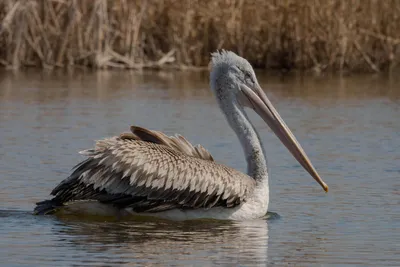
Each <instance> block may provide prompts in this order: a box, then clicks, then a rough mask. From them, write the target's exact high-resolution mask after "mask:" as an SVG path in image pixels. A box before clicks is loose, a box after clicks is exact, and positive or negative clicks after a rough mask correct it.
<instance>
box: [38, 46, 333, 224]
mask: <svg viewBox="0 0 400 267" xmlns="http://www.w3.org/2000/svg"><path fill="white" fill-rule="evenodd" d="M211 67H212V68H211V74H210V86H211V89H212V91H213V92H214V94H215V96H216V99H217V102H218V104H219V107H220V108H221V110H222V112H223V113H224V114H225V117H226V119H227V120H228V122H229V124H230V126H231V128H232V129H233V130H234V131H235V133H236V135H237V137H238V139H239V141H240V143H241V145H242V148H243V150H244V153H245V156H246V161H247V175H246V174H244V173H241V172H239V171H237V170H235V169H233V168H230V167H227V166H225V165H222V164H219V163H217V162H215V161H214V159H213V158H212V156H211V155H210V153H209V152H208V151H207V150H206V149H204V148H203V147H202V146H192V145H191V144H190V143H189V142H188V141H187V140H186V139H185V138H183V137H182V136H179V135H177V136H175V137H168V136H166V135H165V134H163V133H161V132H157V131H152V130H148V129H144V128H140V127H136V126H132V127H131V133H125V134H121V135H120V136H116V137H112V138H107V139H103V140H100V141H97V142H96V145H95V148H93V149H89V150H85V151H82V152H81V154H83V155H86V156H87V157H88V158H87V159H86V160H84V161H82V162H81V163H79V164H78V165H77V166H76V167H75V168H74V170H73V172H72V174H71V175H70V176H69V177H68V178H67V179H65V180H63V181H62V182H61V183H60V184H59V185H58V186H57V187H55V188H54V189H53V191H52V192H51V194H52V195H53V196H54V198H53V199H51V200H45V201H42V202H39V203H37V206H36V208H35V210H34V213H35V214H51V213H54V212H55V211H57V210H64V211H68V212H82V213H94V214H99V213H100V214H109V213H110V214H113V215H117V216H124V215H132V214H133V215H144V216H156V217H161V218H166V219H175V220H185V219H198V218H212V219H221V220H245V219H253V218H259V217H263V216H264V215H265V214H266V212H267V209H268V203H269V187H268V167H267V162H266V158H265V152H264V149H263V147H262V145H261V142H260V139H259V137H258V134H257V132H256V130H255V129H254V127H253V126H252V124H251V122H250V121H249V119H248V117H247V114H246V111H245V110H244V108H245V107H248V108H251V109H253V110H254V111H255V112H256V113H257V114H258V115H259V116H261V118H262V119H263V120H264V121H265V122H266V123H267V124H268V126H269V127H270V128H271V129H272V131H273V132H274V133H275V134H276V135H277V136H278V137H279V139H280V140H281V141H282V143H283V144H284V145H285V146H286V147H287V148H288V150H289V151H290V152H291V153H292V154H293V156H294V157H295V158H296V159H297V161H298V162H299V163H300V164H301V165H302V166H303V167H304V168H305V169H306V170H307V171H308V172H309V173H310V175H311V176H312V177H313V178H314V179H315V180H316V181H317V182H318V183H319V184H320V185H321V186H322V188H323V189H324V190H325V191H328V186H327V185H326V184H325V183H324V182H323V181H322V179H321V178H320V176H319V175H318V173H317V171H316V170H315V169H314V167H313V165H312V164H311V162H310V160H309V159H308V157H307V155H306V154H305V152H304V151H303V149H302V148H301V146H300V144H299V143H298V142H297V140H296V138H295V137H294V135H293V134H292V132H291V131H290V130H289V128H288V127H287V126H286V124H285V123H284V121H283V120H282V118H281V117H280V116H279V114H278V112H277V111H276V110H275V108H274V107H273V106H272V104H271V102H270V101H269V100H268V98H267V96H266V95H265V93H264V92H263V90H262V89H261V87H260V85H259V84H258V81H257V78H256V75H255V73H254V70H253V68H252V66H251V65H250V63H249V62H248V61H247V60H246V59H244V58H242V57H239V56H238V55H236V54H235V53H233V52H229V51H221V52H215V53H212V55H211Z"/></svg>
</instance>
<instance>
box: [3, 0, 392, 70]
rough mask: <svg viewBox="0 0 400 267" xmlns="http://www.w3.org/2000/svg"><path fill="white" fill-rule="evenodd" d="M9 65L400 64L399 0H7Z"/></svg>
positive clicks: (335, 66)
mask: <svg viewBox="0 0 400 267" xmlns="http://www.w3.org/2000/svg"><path fill="white" fill-rule="evenodd" d="M0 23H1V27H0V64H1V65H4V66H6V67H11V68H19V67H21V66H41V67H45V68H52V67H66V66H72V65H74V66H90V67H94V68H106V67H118V68H144V67H162V66H165V65H168V66H175V67H183V66H197V67H200V66H203V67H204V66H207V64H208V61H209V53H210V52H211V51H214V50H216V49H220V48H224V49H230V50H233V51H236V52H238V53H239V54H240V55H244V56H245V57H246V58H248V59H249V60H250V61H251V62H252V63H253V64H254V65H255V66H256V67H262V68H280V69H282V68H283V69H311V68H313V69H314V70H316V71H321V70H325V69H330V70H353V71H354V70H362V71H380V70H387V69H392V68H393V67H395V66H396V64H398V63H399V62H400V1H398V0H348V1H340V0H304V1H302V0H282V1H281V0H252V1H244V0H148V1H146V0H2V1H1V2H0Z"/></svg>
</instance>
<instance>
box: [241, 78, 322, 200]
mask: <svg viewBox="0 0 400 267" xmlns="http://www.w3.org/2000/svg"><path fill="white" fill-rule="evenodd" d="M240 89H241V91H242V92H243V94H244V95H245V96H246V97H247V99H248V100H249V101H250V103H251V104H252V106H253V109H254V110H255V111H256V112H257V114H258V115H259V116H260V117H261V118H262V119H263V120H264V121H265V122H266V123H267V124H268V126H269V127H270V128H271V130H272V131H273V132H274V133H275V134H276V136H278V138H279V139H280V140H281V142H282V143H283V144H284V145H285V146H286V148H287V149H288V150H289V151H290V153H292V155H293V156H294V157H295V158H296V159H297V161H298V162H299V163H300V164H301V166H303V168H304V169H306V170H307V171H308V173H309V174H310V175H311V176H312V177H313V178H314V179H315V181H317V182H318V183H319V184H320V185H321V186H322V188H323V189H324V190H325V192H328V186H327V185H326V183H325V182H324V181H322V179H321V177H320V176H319V174H318V173H317V171H316V170H315V168H314V166H313V165H312V163H311V161H310V159H309V158H308V157H307V155H306V153H305V152H304V150H303V148H302V147H301V146H300V144H299V142H298V141H297V140H296V137H295V136H294V135H293V133H292V132H291V131H290V129H289V127H287V125H286V124H285V122H284V121H283V120H282V118H281V116H280V115H279V113H278V112H277V111H276V109H275V108H274V106H273V105H272V104H271V102H270V101H269V99H268V97H267V96H266V94H265V93H264V91H263V90H262V89H261V87H260V86H259V85H258V84H256V86H254V88H253V90H252V89H250V88H249V87H247V86H246V85H244V84H241V85H240Z"/></svg>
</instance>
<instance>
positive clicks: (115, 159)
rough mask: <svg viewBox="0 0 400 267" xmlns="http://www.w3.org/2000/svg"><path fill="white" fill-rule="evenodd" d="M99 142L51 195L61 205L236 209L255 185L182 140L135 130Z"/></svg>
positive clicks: (87, 151)
mask: <svg viewBox="0 0 400 267" xmlns="http://www.w3.org/2000/svg"><path fill="white" fill-rule="evenodd" d="M131 131H132V133H126V134H122V135H120V136H119V137H112V138H107V139H103V140H99V141H97V142H96V145H95V148H94V149H88V150H85V151H83V152H81V154H83V155H85V156H87V157H88V158H87V159H86V160H84V161H83V162H81V163H79V164H78V165H77V166H76V167H75V169H74V170H73V172H72V174H71V175H70V177H68V178H67V179H65V180H64V181H62V182H61V183H60V184H59V185H58V186H57V187H56V188H54V190H53V191H52V195H54V196H55V199H56V200H57V201H58V202H68V201H74V200H83V199H91V200H98V201H101V202H105V203H111V204H114V205H116V206H118V207H121V208H122V207H131V208H132V209H133V210H135V211H137V212H142V211H147V212H159V211H162V210H167V209H172V208H181V209H187V208H191V209H194V208H206V209H209V208H211V207H215V206H225V207H234V206H236V205H239V204H240V203H242V202H243V201H245V200H246V196H248V195H249V193H250V191H251V190H253V188H254V186H255V181H254V179H252V178H251V177H249V176H247V175H245V174H243V173H241V172H238V171H236V170H234V169H231V168H229V167H226V166H224V165H221V164H218V163H216V162H214V160H213V158H212V156H211V154H210V153H209V152H208V151H207V150H206V149H204V148H203V147H202V146H192V145H191V144H190V143H189V142H188V141H187V140H186V139H185V138H184V137H183V136H179V135H177V136H175V137H168V136H166V135H165V134H163V133H161V132H156V131H151V130H148V129H144V128H140V127H135V126H132V127H131Z"/></svg>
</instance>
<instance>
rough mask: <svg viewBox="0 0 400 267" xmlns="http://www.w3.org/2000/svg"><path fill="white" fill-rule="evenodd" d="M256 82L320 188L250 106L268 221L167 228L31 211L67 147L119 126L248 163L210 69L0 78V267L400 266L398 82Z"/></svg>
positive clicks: (56, 176) (63, 166) (288, 78)
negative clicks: (263, 169) (262, 156)
mask: <svg viewBox="0 0 400 267" xmlns="http://www.w3.org/2000/svg"><path fill="white" fill-rule="evenodd" d="M258 76H259V81H260V84H261V85H262V87H263V88H264V90H265V92H266V93H267V95H268V96H269V98H270V100H271V102H272V103H273V104H274V105H275V107H276V108H277V110H278V111H279V113H280V114H281V116H282V117H283V119H284V120H285V121H286V123H287V124H288V126H289V127H290V128H291V130H292V131H293V133H294V134H295V135H296V137H297V139H298V140H299V142H300V143H301V144H302V146H303V148H304V150H305V151H306V152H307V154H308V156H309V157H310V159H311V161H312V162H313V164H314V166H315V167H316V169H317V170H318V172H319V174H320V175H321V176H322V178H323V179H324V181H325V182H326V183H327V184H328V185H329V189H330V191H329V193H324V191H323V190H322V189H321V188H320V186H319V185H318V184H317V183H316V182H315V181H314V180H313V179H312V177H311V176H310V175H309V174H308V173H307V172H306V171H305V170H303V168H302V167H301V166H300V165H299V164H298V163H297V161H296V160H295V159H294V158H293V157H292V156H291V154H290V153H289V152H288V151H287V150H286V148H285V147H284V146H283V145H282V144H281V143H280V141H279V140H278V138H277V137H276V136H275V135H273V134H272V132H271V131H270V130H269V128H268V127H267V126H266V125H265V123H264V122H263V121H262V120H261V119H260V118H259V117H258V116H256V115H254V114H253V113H251V114H250V115H249V116H250V119H251V120H252V121H253V123H254V125H255V126H256V128H257V130H258V132H259V134H260V137H261V139H262V141H263V144H264V146H265V150H266V153H267V157H268V164H269V166H270V170H271V171H270V206H269V211H270V213H269V216H268V217H269V218H268V219H259V220H252V221H243V222H219V221H199V222H193V221H192V222H169V221H159V220H138V221H118V220H110V221H107V220H88V219H82V220H80V219H79V218H58V217H55V216H33V215H32V214H31V212H32V210H33V208H34V203H35V202H37V201H40V200H43V199H46V198H48V197H49V193H50V191H51V189H52V188H53V187H55V186H56V185H57V184H58V183H59V182H60V181H61V180H62V179H64V178H66V177H67V176H68V174H69V172H70V170H71V168H72V167H73V166H74V165H75V164H77V163H78V162H79V161H80V160H82V159H83V157H82V156H81V155H79V154H78V151H80V150H83V149H87V148H90V147H92V146H93V144H94V140H98V139H101V138H103V137H107V136H112V135H118V134H120V133H121V132H124V131H128V130H129V126H130V125H138V126H143V127H148V128H150V129H154V130H160V131H163V132H164V133H166V134H168V135H172V134H174V133H180V134H182V135H184V136H185V137H186V138H187V139H188V140H189V141H191V142H192V143H195V144H197V143H200V144H202V145H203V146H204V147H206V148H207V149H208V150H209V151H210V152H211V154H212V155H213V156H214V158H215V159H216V160H218V161H219V162H222V163H225V164H227V165H229V166H232V167H235V168H237V169H239V170H241V171H245V170H246V163H245V160H244V155H243V152H242V150H241V147H240V144H239V142H238V140H237V139H236V136H235V134H234V133H233V131H232V130H231V129H230V128H229V126H228V123H227V122H226V121H225V118H224V116H223V115H222V113H221V112H220V111H219V109H218V107H217V104H216V102H215V99H214V96H213V95H212V93H211V91H210V89H209V85H208V73H207V72H191V73H190V72H169V71H160V72H129V71H126V72H125V71H121V72H118V71H98V72H90V71H85V70H79V69H75V70H71V71H53V72H46V71H34V70H27V71H23V72H8V71H2V72H0V266H12V267H17V266H165V265H171V266H213V265H223V266H267V265H268V266H280V265H285V266H286V265H289V266H293V265H294V266H399V264H400V230H399V229H400V77H399V76H398V75H397V76H396V75H393V76H391V75H354V76H332V75H321V76H312V75H306V76H301V75H294V74H293V75H279V74H277V75H271V74H265V73H262V72H261V73H258Z"/></svg>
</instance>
